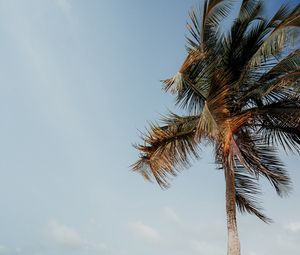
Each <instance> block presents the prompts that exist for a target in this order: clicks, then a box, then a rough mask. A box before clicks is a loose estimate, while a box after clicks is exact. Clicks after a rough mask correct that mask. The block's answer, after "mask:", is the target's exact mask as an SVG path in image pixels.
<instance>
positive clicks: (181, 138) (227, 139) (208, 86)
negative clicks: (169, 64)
mask: <svg viewBox="0 0 300 255" xmlns="http://www.w3.org/2000/svg"><path fill="white" fill-rule="evenodd" d="M231 10H232V1H228V0H205V1H204V3H203V6H202V8H199V9H193V10H192V11H191V12H190V19H191V21H190V23H189V24H188V29H189V32H190V37H187V57H186V59H185V61H184V63H183V65H182V66H181V68H180V70H179V72H178V73H177V74H176V75H175V76H174V77H173V78H171V79H167V80H165V81H164V89H165V91H170V92H171V93H172V94H174V95H175V96H176V103H177V105H179V106H180V107H182V108H183V109H184V110H185V111H186V112H187V114H186V115H185V116H179V115H177V114H175V113H169V114H167V115H166V116H164V117H163V118H162V122H163V123H162V125H158V124H150V128H149V130H148V131H147V132H146V133H145V134H142V139H143V143H142V144H140V145H136V148H137V149H138V150H139V152H140V157H139V160H138V161H137V162H136V163H135V164H133V165H132V169H133V170H134V171H137V172H139V173H141V174H142V175H143V176H144V177H145V178H146V179H147V180H151V179H152V178H154V179H155V180H156V181H157V182H158V184H159V185H160V186H161V187H162V188H167V187H168V186H169V177H170V176H176V175H177V173H178V171H180V170H181V169H183V168H186V167H189V166H190V160H191V159H192V158H196V159H197V158H198V157H199V150H198V148H199V145H200V144H201V143H203V142H204V143H207V142H209V143H210V144H211V145H212V146H213V147H214V150H215V161H216V164H217V166H218V168H220V169H222V170H223V171H224V175H225V182H226V213H227V226H228V253H227V254H228V255H239V254H240V243H239V237H238V231H237V223H236V208H238V209H239V211H241V212H242V213H245V212H247V213H250V214H254V215H256V216H257V217H258V218H260V219H261V220H262V221H264V222H267V223H268V222H270V221H271V220H270V219H269V218H268V217H267V216H265V215H264V214H263V213H262V210H261V208H260V205H259V203H258V201H257V195H259V193H260V189H259V186H258V181H259V178H260V177H265V178H266V179H267V180H268V181H270V183H271V184H272V186H273V187H274V188H275V190H276V192H277V194H278V195H280V196H284V195H286V194H287V193H288V191H289V189H290V179H289V177H288V175H287V172H286V170H285V168H284V165H283V164H282V163H281V161H280V160H279V159H278V156H277V150H276V148H277V147H278V146H279V147H283V148H284V149H285V150H286V151H292V152H298V153H299V152H300V93H299V92H300V67H299V64H300V49H299V41H297V40H299V37H298V32H299V31H298V30H297V29H298V28H299V26H300V5H298V6H296V7H295V8H293V9H290V8H289V7H288V6H287V5H284V6H282V7H280V8H279V9H278V11H277V12H276V13H275V15H274V16H273V17H272V18H267V17H266V15H265V13H264V5H263V1H257V0H243V1H242V3H241V6H240V10H239V13H238V16H237V17H236V18H235V19H234V20H233V21H232V25H231V27H230V28H229V29H228V31H225V32H224V31H223V30H222V29H221V27H220V23H221V22H222V21H223V20H224V18H226V17H227V16H228V15H229V12H230V11H231Z"/></svg>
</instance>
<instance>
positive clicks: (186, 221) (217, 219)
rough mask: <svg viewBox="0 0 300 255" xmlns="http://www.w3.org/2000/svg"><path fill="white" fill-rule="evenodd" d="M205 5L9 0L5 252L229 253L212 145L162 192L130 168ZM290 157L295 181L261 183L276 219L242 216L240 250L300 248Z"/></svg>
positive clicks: (0, 2) (270, 6) (1, 196)
mask: <svg viewBox="0 0 300 255" xmlns="http://www.w3.org/2000/svg"><path fill="white" fill-rule="evenodd" d="M266 2H267V7H266V10H267V12H268V13H272V12H274V9H276V8H277V7H278V6H279V5H280V4H281V3H283V2H286V1H281V0H276V1H266ZM271 2H272V3H271ZM196 3H198V1H196V0H185V1H182V0H172V1H171V0H164V1H160V0H152V1H146V0H126V1H121V0H99V1H97V0H89V1H83V0H43V1H40V0H27V1H22V0H9V1H7V0H0V34H1V40H0V56H1V57H0V155H1V156H0V208H1V209H0V255H54V254H55V255H56V254H60V255H71V254H72V255H83V254H84V255H129V254H130V255H140V254H143V255H152V254H157V255H171V254H172V255H183V254H187V253H188V254H191V255H225V254H226V242H227V241H226V238H227V237H226V225H225V223H226V221H225V200H224V197H225V195H224V177H223V174H222V172H221V171H219V170H216V168H215V166H214V160H213V154H212V150H211V148H209V147H203V148H202V152H201V155H202V159H201V160H200V161H198V162H194V165H193V167H191V168H190V169H188V170H184V171H183V172H182V173H180V174H179V176H178V177H177V178H174V180H173V181H172V186H171V188H169V189H168V190H164V191H163V190H161V189H160V188H159V186H158V185H157V184H155V183H149V182H145V181H144V180H143V178H142V177H141V176H139V175H138V174H136V173H133V172H131V171H130V167H129V166H130V165H131V164H132V163H133V162H135V161H136V160H137V158H138V153H137V151H136V150H135V149H134V148H133V147H132V144H134V143H138V142H139V141H140V140H139V131H138V130H145V127H146V126H147V121H153V120H156V119H158V118H159V116H160V115H159V113H166V112H167V111H168V109H174V107H173V105H174V98H172V96H171V95H169V94H165V93H163V91H162V89H161V88H162V87H161V83H160V80H162V79H165V78H168V77H170V76H172V75H173V74H175V73H176V72H177V70H178V68H179V67H180V65H181V63H182V61H183V59H184V57H185V54H186V52H185V47H184V46H185V39H184V36H185V35H186V34H187V31H186V21H187V17H188V11H189V10H190V9H191V7H192V6H193V5H195V4H196ZM290 3H291V5H295V4H297V3H299V1H298V0H296V1H290ZM281 158H282V159H283V161H284V162H285V163H286V165H287V168H288V170H289V173H290V176H291V178H292V180H293V187H294V189H293V192H292V193H291V194H290V196H289V197H288V198H284V199H281V198H278V197H277V196H276V194H275V192H273V190H272V189H271V187H270V185H268V184H267V183H266V182H262V186H263V191H264V196H263V197H262V201H263V205H264V208H265V212H266V214H267V215H268V216H269V217H271V218H272V219H273V220H274V223H273V224H271V225H266V224H264V223H262V222H260V221H259V220H258V219H256V218H255V217H253V216H242V215H239V216H238V225H239V232H240V238H241V245H242V254H244V255H268V254H272V255H281V254H286V255H294V254H296V253H297V252H298V251H299V250H300V203H299V197H300V172H299V171H298V170H299V164H300V158H299V156H297V155H286V154H284V153H281Z"/></svg>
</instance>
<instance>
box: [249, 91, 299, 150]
mask: <svg viewBox="0 0 300 255" xmlns="http://www.w3.org/2000/svg"><path fill="white" fill-rule="evenodd" d="M252 111H253V112H255V113H254V125H255V126H256V127H258V133H260V134H261V136H262V137H263V139H264V141H265V143H267V144H272V145H274V144H276V145H281V146H282V147H283V148H284V149H285V150H290V151H295V152H298V153H300V100H299V97H298V99H297V98H295V99H292V100H291V99H288V100H284V101H281V102H277V103H273V104H270V105H267V106H265V107H261V108H259V109H256V110H254V109H253V110H252Z"/></svg>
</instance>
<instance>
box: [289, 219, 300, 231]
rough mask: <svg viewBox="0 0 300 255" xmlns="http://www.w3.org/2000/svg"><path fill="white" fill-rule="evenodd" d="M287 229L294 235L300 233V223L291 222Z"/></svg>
mask: <svg viewBox="0 0 300 255" xmlns="http://www.w3.org/2000/svg"><path fill="white" fill-rule="evenodd" d="M286 229H288V230H289V231H292V232H294V233H297V232H300V222H299V221H298V222H291V223H289V224H288V225H287V226H286Z"/></svg>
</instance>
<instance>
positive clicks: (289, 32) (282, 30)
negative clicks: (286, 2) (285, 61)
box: [250, 4, 300, 66]
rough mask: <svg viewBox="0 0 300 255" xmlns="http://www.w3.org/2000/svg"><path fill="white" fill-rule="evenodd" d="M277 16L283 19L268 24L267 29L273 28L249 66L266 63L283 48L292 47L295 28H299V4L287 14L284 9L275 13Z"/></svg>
mask: <svg viewBox="0 0 300 255" xmlns="http://www.w3.org/2000/svg"><path fill="white" fill-rule="evenodd" d="M277 16H282V17H283V18H284V19H283V20H282V21H281V22H279V23H278V18H279V17H276V14H275V18H273V19H272V20H273V23H269V27H272V28H274V29H273V31H272V32H270V33H269V35H268V36H266V38H265V40H264V42H263V43H262V45H261V46H260V47H259V48H258V50H257V52H256V53H255V54H254V55H253V57H252V59H251V61H250V65H251V66H255V65H257V64H259V63H261V62H262V61H266V60H267V59H268V58H269V57H270V56H272V55H277V54H278V53H279V52H281V51H282V50H283V49H284V48H286V47H288V46H293V45H294V44H295V41H296V38H298V34H299V32H298V31H297V30H296V29H295V27H300V4H299V5H297V6H296V7H295V8H294V9H293V10H292V11H290V12H289V14H288V15H287V14H286V8H284V9H283V10H281V13H279V14H278V13H277Z"/></svg>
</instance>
